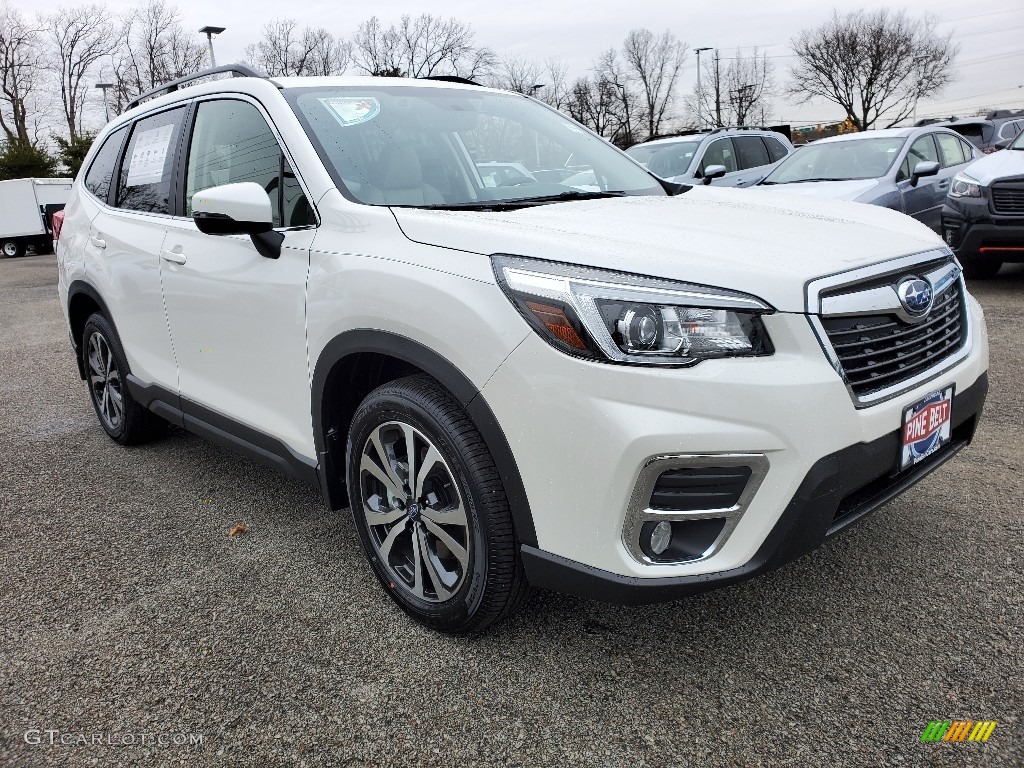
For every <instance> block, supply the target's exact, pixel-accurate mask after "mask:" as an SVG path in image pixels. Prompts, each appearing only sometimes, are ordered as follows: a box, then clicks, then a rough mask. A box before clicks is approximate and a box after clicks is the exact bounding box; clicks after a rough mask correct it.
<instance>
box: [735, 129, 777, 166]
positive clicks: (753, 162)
mask: <svg viewBox="0 0 1024 768" xmlns="http://www.w3.org/2000/svg"><path fill="white" fill-rule="evenodd" d="M732 144H733V146H734V147H735V148H736V154H737V156H738V160H739V166H740V168H741V169H744V170H745V169H747V168H759V167H760V166H762V165H768V164H769V163H770V162H771V160H770V159H769V158H768V149H767V148H766V147H765V145H764V142H763V141H761V137H760V136H733V138H732Z"/></svg>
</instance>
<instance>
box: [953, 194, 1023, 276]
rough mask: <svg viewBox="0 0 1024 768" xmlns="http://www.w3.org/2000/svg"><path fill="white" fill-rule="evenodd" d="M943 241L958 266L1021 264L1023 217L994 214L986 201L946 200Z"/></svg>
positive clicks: (985, 198) (986, 199)
mask: <svg viewBox="0 0 1024 768" xmlns="http://www.w3.org/2000/svg"><path fill="white" fill-rule="evenodd" d="M986 192H987V191H986ZM942 237H943V239H944V240H945V241H946V244H947V245H948V246H949V247H950V248H952V249H953V252H954V253H955V254H956V256H957V258H958V259H960V262H961V263H964V262H966V261H972V260H978V259H997V260H999V261H1024V216H1008V215H1002V214H996V213H993V212H992V211H991V210H990V206H989V201H988V198H987V197H982V198H978V199H974V198H961V199H957V200H950V199H949V198H947V199H946V204H945V205H944V206H943V207H942Z"/></svg>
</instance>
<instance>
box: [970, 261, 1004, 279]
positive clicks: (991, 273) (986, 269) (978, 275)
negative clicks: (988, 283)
mask: <svg viewBox="0 0 1024 768" xmlns="http://www.w3.org/2000/svg"><path fill="white" fill-rule="evenodd" d="M963 264H964V277H966V278H967V279H968V280H991V279H992V278H994V277H995V276H996V275H998V274H999V270H1000V269H1001V268H1002V266H1003V262H1001V261H999V260H998V259H984V258H974V259H968V260H966V261H964V263H963Z"/></svg>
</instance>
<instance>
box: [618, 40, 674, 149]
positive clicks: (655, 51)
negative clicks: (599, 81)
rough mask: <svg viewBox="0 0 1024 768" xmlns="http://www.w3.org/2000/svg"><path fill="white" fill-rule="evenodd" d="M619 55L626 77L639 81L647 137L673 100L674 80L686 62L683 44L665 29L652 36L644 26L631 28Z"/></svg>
mask: <svg viewBox="0 0 1024 768" xmlns="http://www.w3.org/2000/svg"><path fill="white" fill-rule="evenodd" d="M622 57H623V59H624V60H625V63H626V68H627V71H628V72H629V74H630V76H631V77H632V79H634V80H635V81H636V82H637V83H638V84H639V90H640V95H641V96H642V98H643V101H644V114H645V116H646V118H647V120H646V122H647V125H646V130H647V137H648V138H650V137H652V136H657V135H658V134H659V133H660V132H661V126H662V123H663V122H664V120H665V115H666V113H667V112H668V110H669V109H670V108H671V107H672V103H673V101H674V100H675V95H676V83H677V82H678V80H679V73H680V72H681V71H682V68H683V63H684V62H685V61H686V43H683V42H681V41H680V40H677V39H676V36H675V35H674V34H672V32H670V31H668V30H666V31H665V32H664V33H662V34H661V35H660V36H658V37H655V35H654V33H653V32H651V31H650V30H648V29H634V30H632V31H631V32H630V33H629V34H628V35H626V40H625V42H623V44H622Z"/></svg>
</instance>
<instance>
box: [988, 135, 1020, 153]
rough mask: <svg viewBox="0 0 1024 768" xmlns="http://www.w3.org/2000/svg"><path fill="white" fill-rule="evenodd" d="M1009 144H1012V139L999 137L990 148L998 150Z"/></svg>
mask: <svg viewBox="0 0 1024 768" xmlns="http://www.w3.org/2000/svg"><path fill="white" fill-rule="evenodd" d="M1014 138H1016V137H1014ZM1011 144H1013V139H1000V140H999V141H997V142H996V143H995V144H994V145H993V146H992V149H993V150H998V149H1006V148H1007V147H1008V146H1010V145H1011Z"/></svg>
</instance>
